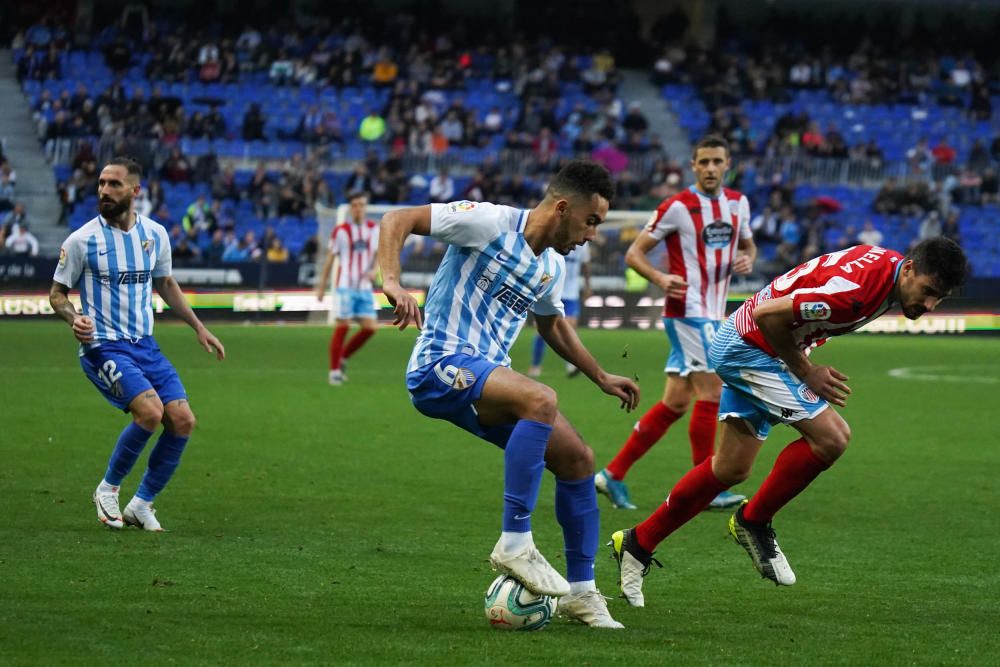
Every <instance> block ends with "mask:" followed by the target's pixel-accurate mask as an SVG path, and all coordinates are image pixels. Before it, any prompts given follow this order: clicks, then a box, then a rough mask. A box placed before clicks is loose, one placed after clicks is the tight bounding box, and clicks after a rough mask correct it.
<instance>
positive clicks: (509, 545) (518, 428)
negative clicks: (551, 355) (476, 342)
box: [473, 366, 569, 595]
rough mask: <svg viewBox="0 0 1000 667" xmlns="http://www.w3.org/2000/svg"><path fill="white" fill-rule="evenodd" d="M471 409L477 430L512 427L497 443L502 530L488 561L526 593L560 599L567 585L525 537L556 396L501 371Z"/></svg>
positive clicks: (528, 533) (492, 376)
mask: <svg viewBox="0 0 1000 667" xmlns="http://www.w3.org/2000/svg"><path fill="white" fill-rule="evenodd" d="M473 405H474V407H475V411H476V414H477V419H478V422H479V424H481V425H482V426H483V427H485V428H487V429H489V428H491V427H508V426H509V425H510V424H513V427H512V428H510V431H509V437H508V438H507V441H506V443H503V446H504V503H503V506H504V511H503V530H502V532H501V535H500V539H499V540H498V542H497V544H496V547H495V548H494V550H493V554H492V555H491V557H490V558H491V561H492V563H493V565H494V567H496V568H497V569H499V570H501V571H506V572H509V573H510V574H513V575H514V576H515V577H517V578H518V579H520V580H521V581H522V582H523V583H524V584H525V586H527V587H528V588H529V589H531V590H532V591H535V592H538V593H545V594H548V595H565V594H566V593H568V592H569V584H568V583H567V582H566V580H565V579H564V578H563V577H562V575H560V574H559V573H558V572H556V571H555V569H553V568H552V566H551V565H549V563H548V561H546V560H545V557H544V556H542V555H541V554H540V553H539V552H538V550H537V549H536V548H535V546H534V538H533V537H532V534H531V514H532V512H533V511H534V509H535V505H536V503H537V501H538V491H539V488H540V487H541V483H542V472H543V471H544V470H545V456H546V449H547V448H548V444H549V439H550V437H551V435H552V431H553V424H554V423H555V421H556V415H557V414H558V410H557V407H556V405H557V399H556V393H555V391H554V390H553V389H552V388H550V387H547V386H545V385H543V384H541V383H539V382H535V381H534V380H532V379H530V378H527V377H525V376H524V375H521V374H520V373H517V372H515V371H513V370H511V369H509V368H505V367H502V366H501V367H496V368H495V369H494V370H493V372H492V373H490V375H489V377H488V378H487V379H486V381H485V382H484V384H483V389H482V393H481V394H480V396H479V398H478V400H476V401H475V402H474V404H473Z"/></svg>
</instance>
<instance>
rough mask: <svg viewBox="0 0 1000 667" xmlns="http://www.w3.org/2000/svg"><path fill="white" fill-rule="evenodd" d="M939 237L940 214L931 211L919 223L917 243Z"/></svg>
mask: <svg viewBox="0 0 1000 667" xmlns="http://www.w3.org/2000/svg"><path fill="white" fill-rule="evenodd" d="M935 236H941V214H939V213H938V212H937V211H931V212H930V213H928V214H927V215H926V216H925V217H924V219H923V220H922V221H921V222H920V232H919V236H918V237H917V241H923V240H924V239H929V238H933V237H935Z"/></svg>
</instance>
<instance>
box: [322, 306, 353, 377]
mask: <svg viewBox="0 0 1000 667" xmlns="http://www.w3.org/2000/svg"><path fill="white" fill-rule="evenodd" d="M350 328H351V321H350V320H349V319H341V318H339V317H338V318H337V319H336V320H334V323H333V333H332V334H331V335H330V373H329V375H328V377H327V380H328V382H329V383H330V384H331V385H333V386H339V385H341V384H343V382H344V372H343V370H342V369H341V364H342V362H343V360H344V339H345V338H347V332H348V331H349V330H350Z"/></svg>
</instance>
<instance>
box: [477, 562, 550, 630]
mask: <svg viewBox="0 0 1000 667" xmlns="http://www.w3.org/2000/svg"><path fill="white" fill-rule="evenodd" d="M484 607H485V611H486V620H488V621H489V622H490V625H492V626H493V627H494V628H499V629H501V630H541V629H542V628H544V627H545V626H546V625H548V624H549V621H551V620H552V616H553V614H555V613H556V599H555V598H554V597H549V596H548V595H536V594H535V593H532V592H531V591H529V590H528V589H527V588H525V587H524V584H522V583H521V582H520V581H518V580H517V579H515V578H514V577H511V576H509V575H506V574H501V575H500V576H499V577H497V578H496V579H494V580H493V583H492V584H490V587H489V588H487V589H486V599H485V604H484Z"/></svg>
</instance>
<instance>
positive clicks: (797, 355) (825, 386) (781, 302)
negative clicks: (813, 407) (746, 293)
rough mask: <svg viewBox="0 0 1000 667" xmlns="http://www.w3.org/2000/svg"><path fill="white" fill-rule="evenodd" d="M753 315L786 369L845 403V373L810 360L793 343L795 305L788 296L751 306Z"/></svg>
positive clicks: (829, 397) (847, 391) (836, 401)
mask: <svg viewBox="0 0 1000 667" xmlns="http://www.w3.org/2000/svg"><path fill="white" fill-rule="evenodd" d="M753 318H754V320H755V321H756V322H757V326H758V327H760V331H761V333H762V334H763V335H764V338H765V339H766V340H767V342H768V344H770V346H771V347H772V348H774V351H775V352H776V353H777V354H778V356H779V357H780V358H781V360H782V361H784V362H785V364H787V366H788V370H790V371H791V372H792V373H794V374H795V375H797V376H799V377H800V378H802V381H803V382H805V383H806V384H807V385H809V388H810V389H812V390H813V391H814V392H816V394H817V395H818V396H820V397H821V398H823V399H826V400H827V401H829V402H830V403H833V404H834V405H838V406H840V407H843V406H844V405H846V404H847V396H848V395H849V394H850V393H851V389H850V387H848V386H847V385H846V384H845V383H846V382H847V380H848V378H847V376H846V375H844V374H843V373H841V372H840V371H838V370H837V369H836V368H834V367H833V366H820V365H818V364H814V363H812V361H810V360H809V357H808V356H807V355H806V354H805V353H804V352H803V351H802V350H800V349H799V346H798V345H797V344H796V342H795V338H794V337H793V336H792V323H793V322H794V321H795V307H794V303H793V302H792V299H791V298H789V297H781V298H780V299H770V300H768V301H763V302H761V303H760V304H758V305H757V307H756V308H755V309H754V311H753Z"/></svg>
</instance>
